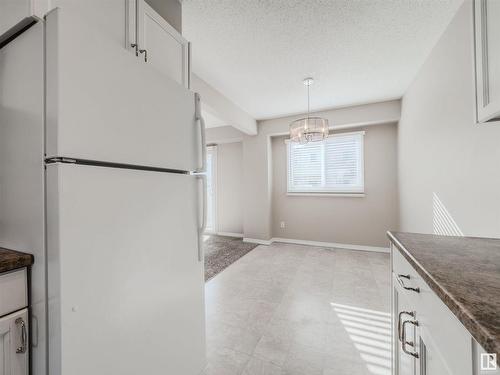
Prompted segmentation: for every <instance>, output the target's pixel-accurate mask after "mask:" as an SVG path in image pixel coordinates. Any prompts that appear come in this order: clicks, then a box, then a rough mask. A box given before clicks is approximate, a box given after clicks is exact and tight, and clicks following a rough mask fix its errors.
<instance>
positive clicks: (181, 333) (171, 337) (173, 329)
mask: <svg viewBox="0 0 500 375" xmlns="http://www.w3.org/2000/svg"><path fill="white" fill-rule="evenodd" d="M198 189H199V181H197V179H196V178H194V177H193V176H189V175H182V174H170V173H157V172H145V171H139V170H126V169H115V168H104V167H93V166H75V165H70V164H52V165H49V166H47V216H48V231H47V240H48V247H47V249H48V254H47V256H48V277H49V279H48V293H49V325H50V327H51V334H50V339H49V352H50V361H49V366H50V371H49V373H50V374H52V375H61V374H73V375H88V374H93V375H110V374H120V375H127V374H129V375H137V374H179V375H181V374H182V375H197V374H199V372H200V371H201V370H202V369H203V366H204V360H205V358H204V357H205V343H204V339H205V336H204V335H205V327H204V278H203V265H202V262H199V261H198V253H197V227H198V222H199V219H198V213H199V210H198V207H197V206H198V202H197V196H198V194H197V192H198Z"/></svg>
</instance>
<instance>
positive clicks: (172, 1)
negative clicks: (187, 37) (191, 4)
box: [146, 0, 182, 34]
mask: <svg viewBox="0 0 500 375" xmlns="http://www.w3.org/2000/svg"><path fill="white" fill-rule="evenodd" d="M146 2H147V3H148V4H149V5H150V6H151V8H153V9H154V10H156V12H157V13H158V14H159V15H160V16H162V17H163V18H164V19H165V20H166V21H167V22H168V23H169V24H170V25H172V26H173V27H174V29H176V30H177V31H178V32H179V33H181V34H182V3H181V1H180V0H146Z"/></svg>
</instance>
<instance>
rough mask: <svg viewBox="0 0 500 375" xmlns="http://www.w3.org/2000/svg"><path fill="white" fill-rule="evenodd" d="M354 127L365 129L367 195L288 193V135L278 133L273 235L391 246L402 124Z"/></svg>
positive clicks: (274, 147)
mask: <svg viewBox="0 0 500 375" xmlns="http://www.w3.org/2000/svg"><path fill="white" fill-rule="evenodd" d="M353 130H364V131H365V136H364V158H365V163H364V165H365V196H364V197H343V196H332V195H330V196H329V195H325V196H311V195H305V196H290V195H287V148H286V145H285V137H283V136H281V137H273V139H272V163H273V176H272V178H273V195H272V213H273V214H272V234H273V237H278V238H290V239H300V240H309V241H322V242H334V243H344V244H352V245H368V246H378V247H387V237H386V232H387V230H397V229H398V207H397V201H398V200H397V176H396V168H397V167H396V163H397V152H396V144H397V125H396V123H392V124H385V125H377V126H370V127H365V128H357V129H353ZM344 131H352V130H351V129H349V130H344ZM339 132H341V131H339ZM286 138H287V137H286ZM281 221H284V222H285V228H281V227H280V222H281Z"/></svg>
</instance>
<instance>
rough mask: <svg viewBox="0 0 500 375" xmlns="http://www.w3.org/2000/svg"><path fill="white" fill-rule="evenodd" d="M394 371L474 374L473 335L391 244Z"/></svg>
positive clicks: (398, 373) (399, 373) (397, 374)
mask: <svg viewBox="0 0 500 375" xmlns="http://www.w3.org/2000/svg"><path fill="white" fill-rule="evenodd" d="M391 255H392V305H393V306H392V310H393V311H392V314H393V375H477V374H478V373H477V372H475V367H477V366H475V364H474V361H473V349H472V341H473V340H472V336H471V335H470V333H469V332H468V331H467V329H466V328H465V327H464V326H463V325H462V324H461V323H460V321H459V320H458V319H457V318H456V317H455V315H453V313H452V312H451V311H450V310H449V309H448V307H447V306H446V305H445V304H444V303H443V302H442V301H441V300H440V299H439V297H438V296H437V295H436V294H435V293H434V292H433V291H432V290H431V289H430V288H429V286H428V285H427V283H426V282H425V281H424V280H423V279H422V278H421V277H420V276H419V275H418V273H417V272H416V271H415V269H414V268H413V267H412V266H411V265H410V263H408V262H407V261H406V259H404V257H403V256H402V255H401V254H400V253H399V250H397V249H396V248H395V247H392V251H391Z"/></svg>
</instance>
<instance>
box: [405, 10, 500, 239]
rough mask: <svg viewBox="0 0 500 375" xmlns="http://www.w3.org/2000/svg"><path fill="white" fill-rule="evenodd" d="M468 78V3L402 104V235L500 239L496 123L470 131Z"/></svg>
mask: <svg viewBox="0 0 500 375" xmlns="http://www.w3.org/2000/svg"><path fill="white" fill-rule="evenodd" d="M473 72H474V66H473V29H472V3H471V1H466V2H465V3H464V5H463V6H462V7H461V8H460V10H459V11H458V13H457V14H456V16H455V18H454V19H453V20H452V22H451V24H450V25H449V27H448V28H447V30H446V31H445V33H444V34H443V36H442V37H441V39H440V40H439V42H438V43H437V45H436V46H435V48H434V49H433V50H432V52H431V54H430V56H429V57H428V59H427V61H426V62H425V64H424V65H423V66H422V68H421V70H420V72H419V73H418V75H417V77H416V79H415V80H414V82H413V83H412V85H411V86H410V88H409V90H408V91H407V93H406V94H405V95H404V98H403V103H402V115H401V121H400V124H399V142H398V152H399V156H398V158H399V163H398V164H399V166H398V170H399V191H400V218H401V230H404V231H412V232H425V233H432V232H436V233H447V232H448V233H450V234H451V233H459V232H460V231H461V232H463V233H464V234H465V235H473V236H486V237H499V236H500V199H499V198H498V192H499V191H500V168H499V166H500V146H499V141H500V123H499V122H496V123H491V124H482V125H477V124H475V122H474V100H475V97H474V73H473ZM455 224H456V225H455ZM458 229H460V230H458Z"/></svg>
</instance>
